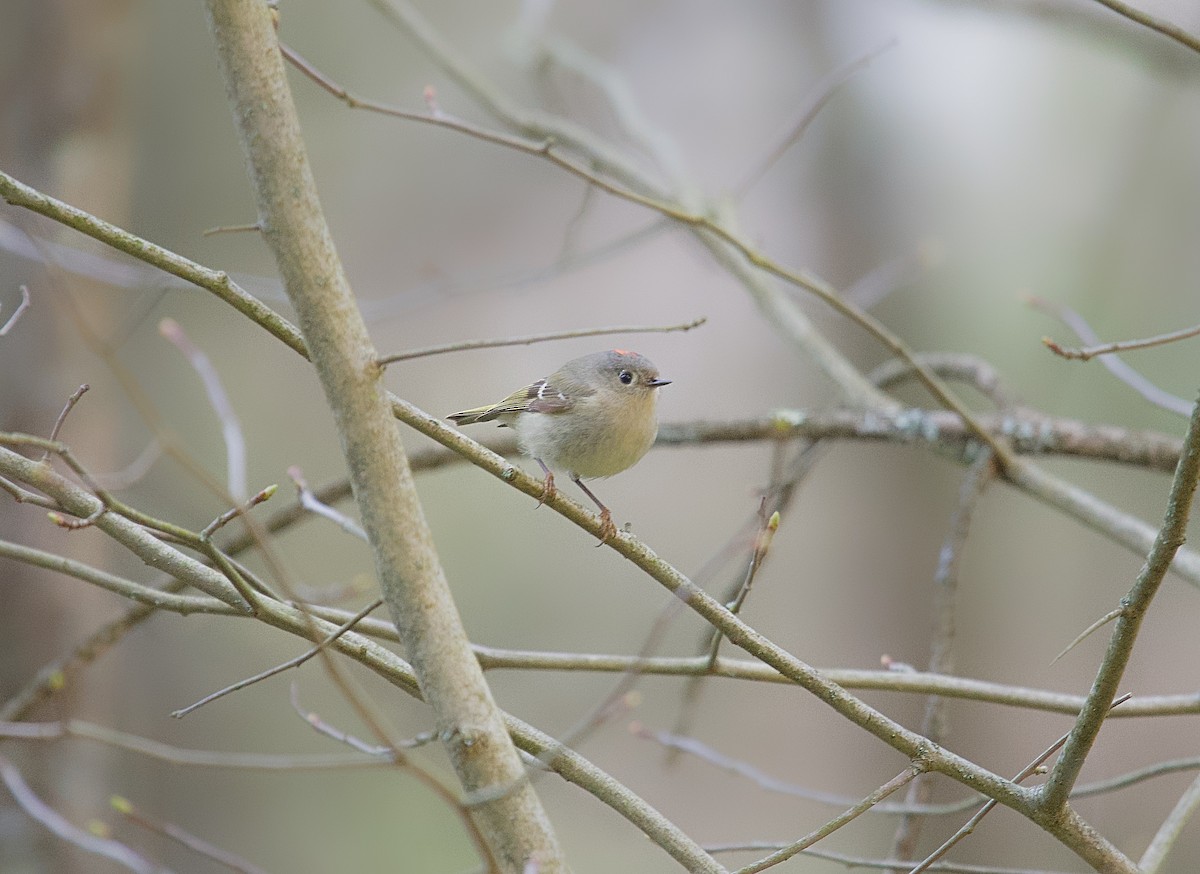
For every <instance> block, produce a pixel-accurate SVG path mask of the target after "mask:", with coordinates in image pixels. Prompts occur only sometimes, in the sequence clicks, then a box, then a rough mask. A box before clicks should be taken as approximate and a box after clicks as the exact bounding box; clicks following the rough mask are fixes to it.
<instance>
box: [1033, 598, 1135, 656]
mask: <svg viewBox="0 0 1200 874" xmlns="http://www.w3.org/2000/svg"><path fill="white" fill-rule="evenodd" d="M1120 615H1121V608H1120V607H1117V608H1116V609H1114V610H1110V611H1108V612H1107V613H1106V614H1104V615H1103V616H1101V617H1100V618H1099V619H1097V620H1096V621H1095V622H1093V623H1092V624H1091V625H1089V626H1088V627H1087V628H1085V629H1084V630H1083V631H1081V632H1079V634H1078V635H1076V637H1075V639H1074V640H1072V641H1071V642H1070V643H1068V644H1067V645H1066V646H1064V647H1063V648H1062V650H1061V651H1060V652H1059V654H1058V655H1056V656H1055V657H1054V658H1052V659H1051V660H1050V664H1051V665H1053V664H1054V663H1055V662H1057V661H1058V660H1059V659H1061V658H1062V657H1063V656H1065V655H1066V654H1067V653H1069V652H1070V651H1071V650H1073V649H1074V648H1075V647H1077V646H1079V644H1081V643H1083V642H1084V641H1085V640H1087V639H1088V638H1089V637H1090V636H1091V635H1092V633H1093V632H1095V631H1099V630H1100V629H1101V628H1103V627H1104V626H1105V625H1107V624H1108V623H1110V622H1112V621H1113V620H1114V619H1116V618H1117V617H1118V616H1120Z"/></svg>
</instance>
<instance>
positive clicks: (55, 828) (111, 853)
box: [0, 756, 166, 874]
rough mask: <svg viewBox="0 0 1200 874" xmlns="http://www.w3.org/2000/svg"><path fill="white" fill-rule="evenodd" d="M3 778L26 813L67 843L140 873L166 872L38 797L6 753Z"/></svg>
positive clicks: (1, 764) (0, 766)
mask: <svg viewBox="0 0 1200 874" xmlns="http://www.w3.org/2000/svg"><path fill="white" fill-rule="evenodd" d="M0 780H3V781H4V785H5V786H6V787H8V791H9V792H10V793H11V794H12V797H13V798H14V799H15V800H16V802H17V804H18V805H20V807H21V809H22V810H24V811H25V813H27V814H28V815H29V816H30V817H31V818H33V819H35V820H37V821H38V822H40V823H41V824H42V825H44V826H45V827H46V828H48V829H50V831H52V832H54V834H55V835H57V836H58V837H59V838H60V839H62V840H64V841H66V842H67V843H69V844H73V845H74V846H76V847H78V848H79V849H81V850H83V851H84V852H87V853H91V854H93V855H95V856H103V857H104V858H106V859H111V860H112V861H114V862H116V863H117V864H118V865H123V866H125V867H126V868H128V869H129V870H130V871H135V872H137V874H163V872H164V871H165V870H166V869H164V868H162V867H161V866H159V865H156V864H155V863H153V862H151V861H150V860H149V859H147V858H146V857H145V856H143V855H141V854H140V853H137V852H135V851H134V850H132V849H130V848H129V847H127V846H125V845H124V844H123V843H121V842H120V841H114V840H112V839H111V838H102V837H100V836H98V835H94V834H92V833H91V832H88V831H84V830H83V829H81V828H78V827H76V826H75V825H72V824H71V823H70V822H68V821H67V819H66V818H65V817H63V815H62V814H60V813H59V812H58V811H57V810H55V809H54V808H52V807H50V805H48V804H46V802H44V801H42V799H40V798H38V797H37V795H36V794H34V791H33V790H32V789H31V788H29V784H28V783H26V782H25V778H24V777H23V776H21V772H20V771H18V770H17V768H16V766H14V765H13V764H12V763H11V762H10V761H8V759H5V758H4V757H2V756H0Z"/></svg>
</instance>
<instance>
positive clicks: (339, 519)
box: [287, 465, 367, 540]
mask: <svg viewBox="0 0 1200 874" xmlns="http://www.w3.org/2000/svg"><path fill="white" fill-rule="evenodd" d="M287 473H288V476H289V477H290V478H291V480H292V483H293V484H294V485H295V486H296V497H297V499H298V500H299V501H300V506H301V507H303V508H304V509H305V510H307V511H308V512H310V513H313V514H315V515H317V516H321V517H323V518H325V519H328V520H329V521H331V522H333V523H334V524H336V525H337V526H338V527H339V528H341V529H342V530H343V531H345V532H346V533H347V534H352V535H354V536H355V537H357V538H358V539H359V540H367V532H366V531H363V529H362V526H361V525H359V524H358V523H357V522H355V521H354V520H353V519H351V518H350V517H349V516H347V515H346V514H345V513H340V512H338V511H337V510H335V509H334V508H333V507H331V506H329V504H327V503H325V502H324V501H322V500H321V499H320V498H318V497H317V496H316V495H315V494H313V491H312V489H310V488H309V487H308V481H307V480H305V479H304V471H302V470H300V468H299V467H297V466H296V465H292V466H291V467H289V468H288V470H287Z"/></svg>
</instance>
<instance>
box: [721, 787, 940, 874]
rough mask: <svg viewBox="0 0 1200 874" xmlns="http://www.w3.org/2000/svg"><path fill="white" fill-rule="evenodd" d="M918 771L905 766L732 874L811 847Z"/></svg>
mask: <svg viewBox="0 0 1200 874" xmlns="http://www.w3.org/2000/svg"><path fill="white" fill-rule="evenodd" d="M919 773H921V769H920V768H918V767H911V768H905V769H904V770H903V771H901V772H900V773H899V774H897V775H896V776H895V777H893V778H892V779H891V780H888V781H887V782H886V783H884V784H883V785H882V786H880V787H879V788H878V789H876V790H875V791H874V792H872V793H871V794H870V795H868V796H866V797H865V798H863V799H862V800H861V801H859V802H858V803H857V804H855V805H854V806H853V807H851V808H850V809H848V810H846V811H844V812H843V813H842V814H841V815H839V816H835V817H834V818H833V819H831V820H830V821H829V822H827V823H825V825H823V826H821V827H820V828H819V829H817V830H816V831H813V832H810V833H809V834H807V835H805V836H804V837H802V838H801V839H800V840H798V841H796V842H795V843H792V844H789V845H788V846H786V847H784V848H783V849H781V850H777V851H775V852H774V853H772V854H771V855H769V856H767V857H765V858H763V859H759V860H758V861H757V862H755V863H753V864H751V865H747V866H745V867H744V868H738V869H737V871H735V872H734V874H758V872H759V871H765V870H767V869H768V868H772V867H774V866H775V865H778V864H779V863H780V862H786V861H787V860H788V859H790V858H792V856H794V855H796V854H797V853H799V852H802V851H803V850H805V849H807V848H808V847H811V846H812V845H813V844H815V843H816V842H817V841H819V840H822V839H824V838H825V837H827V836H829V835H831V834H833V832H835V831H837V830H838V829H840V828H841V827H842V826H844V825H845V824H846V823H848V822H851V821H852V820H854V819H856V818H858V817H859V816H861V815H862V814H864V813H866V812H867V811H868V810H870V809H871V808H872V807H874V806H875V805H876V804H878V803H879V802H880V801H882V800H883V799H885V798H887V797H888V796H889V795H891V794H892V793H893V792H895V791H896V790H897V789H899V788H901V787H902V786H904V785H905V784H906V783H908V782H909V781H910V780H912V779H913V778H914V777H916V776H917V775H918V774H919Z"/></svg>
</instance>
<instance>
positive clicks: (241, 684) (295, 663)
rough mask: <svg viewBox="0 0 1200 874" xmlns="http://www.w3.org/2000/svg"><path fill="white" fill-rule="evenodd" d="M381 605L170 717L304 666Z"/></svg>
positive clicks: (379, 602) (376, 603) (378, 601)
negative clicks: (321, 638) (302, 648)
mask: <svg viewBox="0 0 1200 874" xmlns="http://www.w3.org/2000/svg"><path fill="white" fill-rule="evenodd" d="M382 605H383V601H382V599H379V598H376V599H375V600H374V601H372V602H371V603H370V604H368V605H367V606H366V607H363V608H362V609H361V610H359V611H358V612H357V613H355V614H354V615H353V616H351V617H350V618H349V619H347V620H346V621H345V622H343V623H342V624H341V625H339V626H338V627H337V628H336V629H335V630H334V631H331V632H330V633H329V634H327V635H326V636H325V638H324V639H323V640H321V641H320V642H319V643H317V644H316V645H315V646H313V647H312V648H311V649H309V650H308V651H307V652H303V653H301V654H300V655H298V656H296V657H295V658H291V659H288V660H287V661H286V662H284V663H283V664H279V665H275V667H273V668H268V669H267V670H265V671H262V672H261V673H258V674H255V675H254V676H253V677H247V678H246V679H244V680H238V681H237V682H236V683H232V684H230V685H228V686H226V687H225V688H223V689H218V690H217V691H216V692H213V693H212V694H211V695H205V696H204V697H203V698H201V699H200V700H199V701H197V702H195V703H194V704H189V705H188V706H187V707H184V708H181V709H179V710H172V711H171V715H172V716H173V717H175V718H176V719H182V718H183V717H185V716H187V715H188V714H189V713H191V712H192V711H194V710H199V709H200V708H201V707H203V706H204V705H205V704H210V703H211V702H213V701H216V700H217V699H218V698H224V697H225V696H226V695H229V694H230V693H232V692H237V691H239V690H240V689H245V688H246V687H247V686H253V685H254V684H255V683H258V682H260V681H262V680H265V679H267V678H268V677H273V676H275V675H276V674H282V673H283V672H284V671H286V670H289V669H291V668H296V667H299V666H300V665H302V664H304V663H305V662H306V661H308V660H309V659H311V658H312V657H313V656H315V655H318V654H319V653H320V652H321V651H322V650H323V649H325V647H327V646H329V644H331V643H333V642H334V641H335V640H337V639H338V638H339V637H341V636H342V635H343V634H345V633H346V632H347V631H349V630H350V629H351V628H353V627H354V626H355V625H357V624H358V623H359V621H360V620H361V619H363V618H364V617H365V616H366V615H367V614H369V613H370V612H371V611H373V610H375V609H376V608H378V607H380V606H382Z"/></svg>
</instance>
